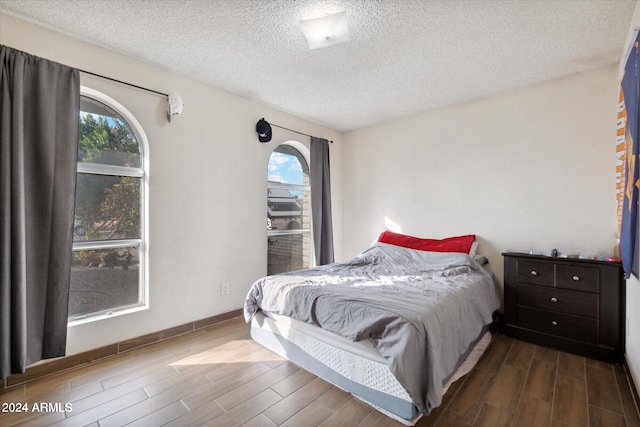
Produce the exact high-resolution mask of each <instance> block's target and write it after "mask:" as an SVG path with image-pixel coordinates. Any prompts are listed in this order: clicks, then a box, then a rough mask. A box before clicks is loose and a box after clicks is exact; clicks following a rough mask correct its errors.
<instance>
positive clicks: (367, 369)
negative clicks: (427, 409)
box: [251, 311, 491, 425]
mask: <svg viewBox="0 0 640 427" xmlns="http://www.w3.org/2000/svg"><path fill="white" fill-rule="evenodd" d="M251 337H252V338H253V339H254V340H255V341H256V342H258V343H260V344H262V345H264V346H265V347H267V348H269V349H270V350H272V351H274V352H275V353H277V354H279V355H280V356H282V357H284V358H286V359H288V360H290V361H292V362H294V363H295V364H297V365H299V366H301V367H302V368H304V369H306V370H308V371H310V372H312V373H313V374H315V375H317V376H319V377H321V378H323V379H325V380H327V381H329V382H331V383H332V384H334V385H336V386H337V387H339V388H341V389H343V390H346V391H348V392H349V393H351V394H353V395H354V396H355V397H357V398H359V399H360V400H362V401H364V402H366V403H368V404H370V405H371V406H373V407H375V408H376V409H378V410H380V411H382V412H384V413H385V414H386V415H388V416H390V417H392V418H394V419H396V420H398V421H400V422H402V423H403V424H405V425H413V424H414V423H415V422H416V421H417V420H418V419H419V418H420V416H421V414H420V411H419V410H418V408H417V407H416V406H415V405H414V403H413V401H412V399H411V397H410V396H409V394H408V393H407V391H406V390H405V388H404V387H403V386H402V385H401V384H400V383H399V382H398V380H397V379H396V378H395V377H394V375H393V374H392V373H391V371H390V370H389V368H388V366H387V362H386V360H385V359H384V357H382V355H381V354H380V352H379V351H378V350H377V349H376V348H375V347H374V345H373V344H371V343H370V342H369V341H367V340H362V341H355V342H354V341H350V340H348V339H346V338H344V337H341V336H339V335H336V334H334V333H332V332H328V331H325V330H323V329H320V328H318V327H316V326H314V325H311V324H308V323H304V322H300V321H297V320H294V319H291V318H289V317H286V316H281V315H277V314H272V313H269V314H268V315H266V314H265V313H264V312H262V311H259V312H258V313H256V315H255V316H254V317H253V319H252V321H251ZM490 340H491V334H490V333H488V332H487V331H486V330H485V331H483V333H482V334H481V336H479V337H478V339H476V340H475V341H474V342H473V344H472V345H471V346H470V347H469V350H468V351H467V352H466V353H465V354H464V355H463V357H461V358H460V361H459V363H458V365H459V366H458V369H457V370H456V372H455V373H454V374H453V375H451V376H450V378H449V379H448V381H447V383H446V384H445V386H444V387H443V392H442V393H443V394H444V393H445V392H446V390H447V388H448V387H449V385H450V384H451V383H452V382H454V381H455V380H457V379H458V378H460V377H461V376H463V375H464V374H466V373H467V372H469V371H470V370H471V369H472V368H473V366H475V363H476V362H477V361H478V359H479V358H480V356H481V355H482V353H483V352H484V350H485V349H486V347H487V346H488V344H489V342H490Z"/></svg>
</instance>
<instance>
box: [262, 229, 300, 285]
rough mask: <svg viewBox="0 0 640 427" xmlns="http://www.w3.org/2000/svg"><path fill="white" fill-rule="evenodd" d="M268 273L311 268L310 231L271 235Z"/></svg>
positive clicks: (269, 239)
mask: <svg viewBox="0 0 640 427" xmlns="http://www.w3.org/2000/svg"><path fill="white" fill-rule="evenodd" d="M268 241H269V250H268V251H267V252H268V259H267V274H269V275H271V274H277V273H283V272H287V271H293V270H301V269H303V268H309V233H305V234H290V235H286V236H269V238H268Z"/></svg>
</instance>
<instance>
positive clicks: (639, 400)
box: [624, 355, 640, 413]
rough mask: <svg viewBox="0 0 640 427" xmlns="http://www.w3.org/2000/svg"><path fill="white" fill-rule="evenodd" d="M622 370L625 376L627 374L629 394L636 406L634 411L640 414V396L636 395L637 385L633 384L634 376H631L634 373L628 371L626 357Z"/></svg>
mask: <svg viewBox="0 0 640 427" xmlns="http://www.w3.org/2000/svg"><path fill="white" fill-rule="evenodd" d="M625 356H626V355H625ZM624 369H625V371H626V374H627V381H629V388H630V389H631V394H632V395H633V401H634V403H635V404H636V409H637V410H638V412H639V413H640V396H639V395H638V383H637V382H635V380H634V375H633V374H634V373H635V372H633V371H632V370H631V369H630V367H629V362H628V361H627V359H626V357H625V360H624Z"/></svg>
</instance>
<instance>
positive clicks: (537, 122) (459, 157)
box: [343, 67, 617, 282]
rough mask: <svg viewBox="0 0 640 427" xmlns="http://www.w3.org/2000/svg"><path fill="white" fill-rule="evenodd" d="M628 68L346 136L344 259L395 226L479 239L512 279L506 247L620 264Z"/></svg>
mask: <svg viewBox="0 0 640 427" xmlns="http://www.w3.org/2000/svg"><path fill="white" fill-rule="evenodd" d="M616 81H617V68H616V67H610V68H607V69H601V70H598V71H594V72H590V73H585V74H580V75H575V76H572V77H568V78H564V79H559V80H554V81H551V82H547V83H544V84H539V85H536V86H531V87H527V88H523V89H519V90H514V91H511V92H508V93H504V94H500V95H497V96H493V97H490V98H486V99H482V100H478V101H476V102H471V103H467V104H462V105H456V106H452V107H449V108H443V109H439V110H437V111H433V112H427V113H424V114H419V115H416V116H412V117H408V118H405V119H402V120H397V121H393V122H390V123H383V124H380V125H377V126H371V127H368V128H364V129H360V130H356V131H353V132H349V133H347V134H345V136H344V142H345V150H344V157H345V165H348V167H347V168H346V169H345V177H344V207H345V210H344V213H345V215H344V218H343V221H344V230H345V234H344V245H345V246H344V250H345V255H347V256H349V255H354V254H356V253H357V252H358V251H360V250H362V249H363V248H364V247H365V246H366V245H368V244H369V243H371V241H372V240H374V239H375V237H376V236H377V234H378V233H380V231H382V230H383V229H384V228H385V218H388V219H390V220H392V221H393V222H395V223H396V224H398V225H399V226H400V227H401V229H402V232H404V233H407V234H412V235H417V236H423V237H433V238H442V237H446V236H453V235H460V234H468V233H474V234H476V235H477V236H478V237H479V240H480V245H479V249H478V250H479V252H480V253H482V254H484V255H487V256H488V257H489V260H490V266H491V269H492V270H493V271H494V272H495V273H496V275H497V276H498V278H499V279H500V282H502V266H503V261H502V256H501V253H502V252H503V251H505V250H509V249H511V250H514V249H517V250H525V251H528V250H534V251H537V250H549V251H550V250H551V249H553V248H557V249H558V250H559V251H561V252H565V253H577V252H579V253H581V254H584V255H611V254H612V253H613V248H614V240H615V232H616V218H615V197H614V196H615V194H614V188H615V176H614V172H615V171H614V163H613V162H614V150H615V148H614V145H613V144H614V142H613V141H612V135H614V136H615V119H616V101H617V92H616V90H617V89H616V87H617V86H616V85H617V83H616Z"/></svg>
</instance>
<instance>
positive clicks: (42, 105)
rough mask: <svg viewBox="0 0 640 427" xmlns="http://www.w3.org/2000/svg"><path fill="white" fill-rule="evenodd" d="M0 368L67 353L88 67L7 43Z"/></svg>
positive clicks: (2, 87) (2, 56) (0, 188)
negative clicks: (83, 77) (83, 76)
mask: <svg viewBox="0 0 640 427" xmlns="http://www.w3.org/2000/svg"><path fill="white" fill-rule="evenodd" d="M0 67H1V68H0V371H1V372H0V373H1V374H2V378H5V377H7V376H9V375H10V374H13V373H22V372H24V370H25V368H26V367H27V366H28V365H30V364H32V363H34V362H37V361H38V360H41V359H47V358H52V357H57V356H63V355H64V354H65V348H66V341H67V310H68V302H69V280H70V274H71V248H72V243H73V210H74V197H75V186H76V168H77V147H78V116H79V111H80V76H79V73H78V70H75V69H72V68H69V67H67V66H64V65H61V64H57V63H54V62H51V61H48V60H46V59H42V58H38V57H36V56H33V55H29V54H27V53H25V52H21V51H19V50H15V49H12V48H9V47H6V46H1V45H0Z"/></svg>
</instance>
